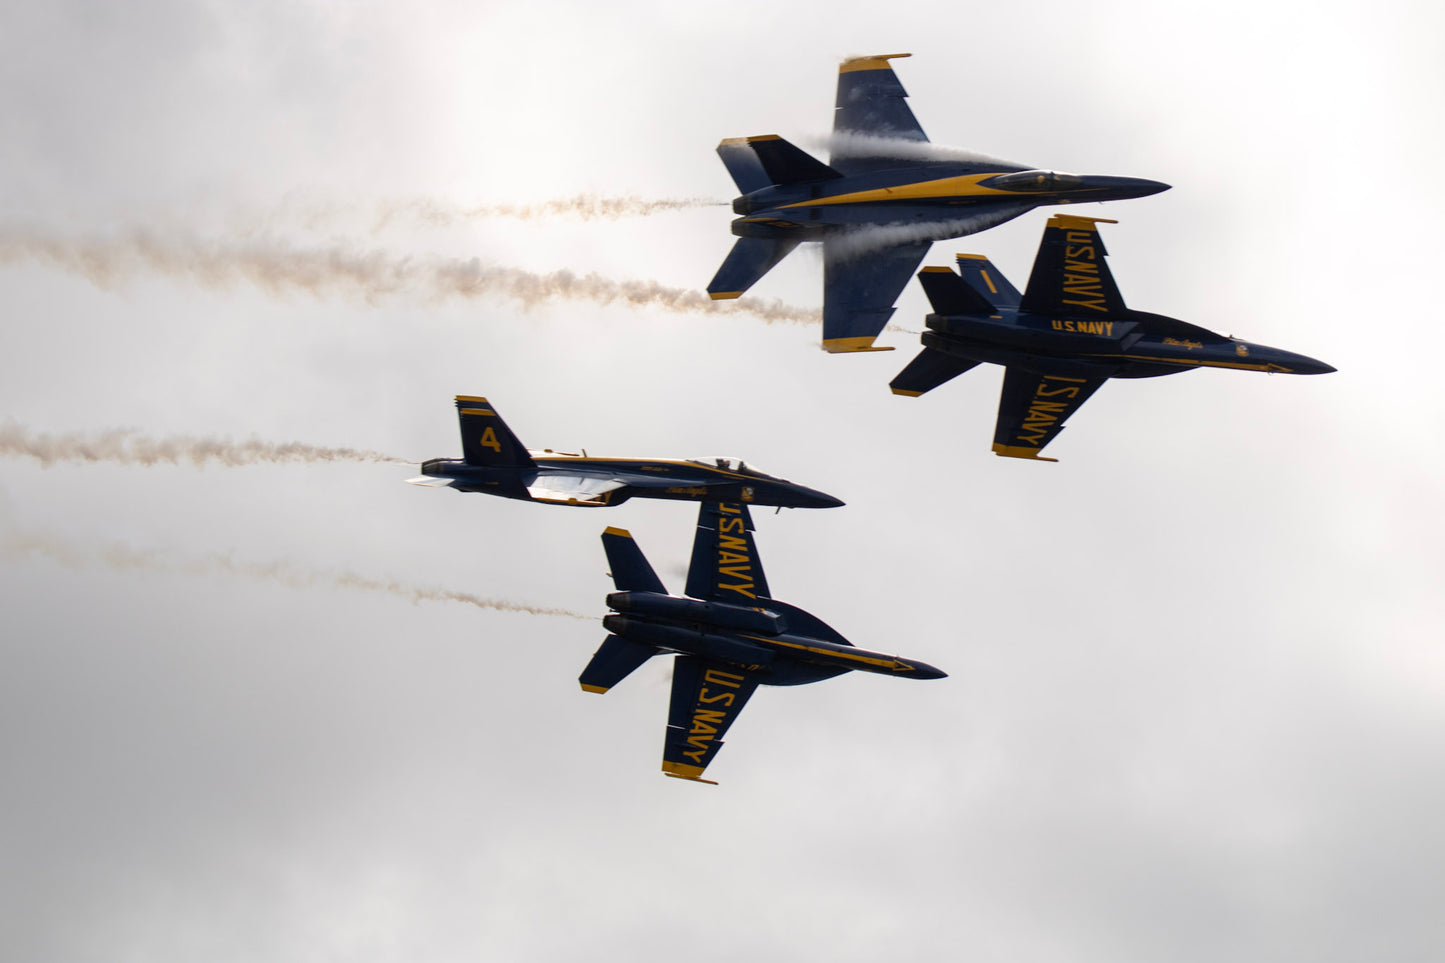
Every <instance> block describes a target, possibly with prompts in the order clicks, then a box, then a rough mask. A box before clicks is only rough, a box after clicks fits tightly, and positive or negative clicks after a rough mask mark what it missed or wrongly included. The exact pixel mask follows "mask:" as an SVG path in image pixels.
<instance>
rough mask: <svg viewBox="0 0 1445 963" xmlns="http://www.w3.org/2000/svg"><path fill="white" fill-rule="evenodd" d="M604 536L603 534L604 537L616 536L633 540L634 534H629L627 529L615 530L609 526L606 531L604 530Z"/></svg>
mask: <svg viewBox="0 0 1445 963" xmlns="http://www.w3.org/2000/svg"><path fill="white" fill-rule="evenodd" d="M602 534H603V535H616V536H618V537H619V538H631V537H632V533H631V532H629V531H628V530H627V529H625V528H614V527H613V526H611V525H608V526H607V527H606V528H605V529H603V531H602Z"/></svg>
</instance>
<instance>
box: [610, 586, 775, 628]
mask: <svg viewBox="0 0 1445 963" xmlns="http://www.w3.org/2000/svg"><path fill="white" fill-rule="evenodd" d="M607 607H608V608H611V609H616V610H617V611H619V612H631V613H633V614H635V615H641V616H654V617H657V618H664V619H673V620H676V621H678V622H701V623H705V624H707V625H716V626H720V627H722V628H728V629H742V630H744V631H747V632H762V633H765V634H767V635H780V634H781V633H783V632H786V631H787V630H788V622H787V620H786V619H785V618H783V616H781V615H779V614H778V613H776V612H769V611H768V610H766V609H763V608H758V607H756V606H749V605H728V604H727V603H725V602H703V601H700V600H698V599H686V598H677V597H675V596H671V595H658V594H657V593H655V592H613V593H612V594H610V595H608V596H607Z"/></svg>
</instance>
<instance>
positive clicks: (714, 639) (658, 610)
mask: <svg viewBox="0 0 1445 963" xmlns="http://www.w3.org/2000/svg"><path fill="white" fill-rule="evenodd" d="M607 606H608V608H611V609H615V610H617V613H621V614H609V615H607V616H606V617H605V618H604V619H603V620H602V625H603V627H604V628H606V629H607V631H608V632H611V633H612V634H613V635H616V636H618V637H620V638H623V639H626V640H628V641H631V642H638V643H641V644H643V645H649V646H653V647H655V648H660V649H664V650H667V651H671V652H678V653H684V654H687V655H697V656H702V657H704V658H707V659H713V660H717V661H721V662H726V663H728V664H730V665H735V666H739V667H742V668H745V669H748V670H750V671H754V672H757V673H759V674H760V680H759V681H760V682H761V683H762V684H763V685H801V684H804V683H808V682H816V681H819V680H821V679H826V678H829V677H831V676H834V675H837V674H839V673H840V672H846V671H848V670H850V669H854V670H858V671H861V672H876V673H878V674H880V675H897V676H903V677H905V678H912V679H942V678H945V677H946V673H944V672H941V671H940V670H938V669H936V668H934V667H933V666H931V665H929V664H927V663H926V662H918V661H916V660H913V659H905V658H902V657H901V656H895V655H886V654H884V653H881V652H870V651H868V650H867V649H859V648H857V647H855V646H852V645H847V644H843V643H840V642H837V641H832V640H829V639H823V638H818V637H816V636H815V635H813V634H810V633H809V631H808V629H809V627H810V626H811V625H814V624H817V620H816V618H815V617H814V616H812V615H809V614H808V613H806V612H804V611H802V610H801V609H798V608H796V607H795V606H791V605H788V604H786V603H783V602H778V601H777V600H775V599H759V600H758V605H757V606H746V605H734V604H731V603H726V602H707V601H702V600H700V599H691V598H679V597H677V596H671V595H660V594H658V593H655V592H636V591H625V592H613V593H612V594H610V595H608V596H607ZM839 638H841V637H839Z"/></svg>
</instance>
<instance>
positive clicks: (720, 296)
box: [707, 291, 743, 301]
mask: <svg viewBox="0 0 1445 963" xmlns="http://www.w3.org/2000/svg"><path fill="white" fill-rule="evenodd" d="M707 296H708V297H710V298H712V299H713V300H714V301H731V300H733V299H734V298H740V297H742V296H743V292H741V291H709V292H708V293H707Z"/></svg>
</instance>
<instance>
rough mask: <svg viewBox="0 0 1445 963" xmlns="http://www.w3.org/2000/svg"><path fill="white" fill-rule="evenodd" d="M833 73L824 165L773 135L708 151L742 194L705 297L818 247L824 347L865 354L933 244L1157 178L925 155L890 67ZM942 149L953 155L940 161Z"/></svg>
mask: <svg viewBox="0 0 1445 963" xmlns="http://www.w3.org/2000/svg"><path fill="white" fill-rule="evenodd" d="M907 56H909V55H908V54H879V55H876V56H871V57H856V58H854V59H851V60H847V61H844V62H843V64H842V65H841V66H839V68H838V100H837V109H836V111H835V112H834V115H833V139H832V154H831V157H830V159H829V162H828V163H826V164H825V163H823V162H822V161H820V160H818V159H817V158H815V157H813V156H812V155H810V154H807V153H805V152H804V151H802V150H800V149H799V148H797V147H794V146H793V145H792V144H790V143H788V142H787V141H785V140H783V139H782V138H780V137H778V136H777V135H775V134H766V135H763V136H760V137H736V138H729V139H727V140H724V141H723V142H722V143H721V144H719V145H718V148H717V152H718V155H719V156H720V157H721V158H722V162H723V164H724V165H725V166H726V167H727V169H728V173H729V174H731V175H732V178H733V181H734V182H735V183H736V184H737V187H738V190H739V191H740V192H741V194H742V196H741V197H738V198H737V199H736V200H734V201H733V212H734V213H736V214H738V215H741V216H740V217H738V218H737V219H736V220H734V221H733V222H732V232H733V234H735V235H737V237H738V240H737V241H736V242H735V243H734V245H733V249H732V252H731V253H730V254H728V256H727V259H726V260H725V261H724V262H723V265H722V267H721V268H719V269H718V272H717V275H716V276H715V277H714V278H713V279H712V283H710V284H709V285H708V286H707V291H708V294H709V295H711V296H712V297H713V298H714V299H723V298H736V297H738V296H740V295H741V294H742V293H743V292H744V291H746V290H747V289H748V288H750V287H752V285H753V284H754V283H756V282H757V281H758V280H759V279H760V278H762V276H763V275H765V274H767V273H768V271H770V270H772V268H773V266H774V265H776V264H777V263H778V262H779V261H781V260H782V259H783V258H785V257H787V255H788V254H789V253H790V252H791V251H792V250H793V249H794V248H795V247H797V246H798V244H800V243H801V242H803V241H821V242H822V243H823V347H824V349H825V350H827V351H830V352H850V351H870V350H872V351H885V350H889V349H887V348H875V347H874V346H873V341H874V339H875V338H876V337H877V336H878V334H879V332H881V331H882V330H883V328H884V326H885V325H886V324H887V323H888V319H889V317H890V316H892V314H893V302H894V301H895V300H897V298H898V295H899V293H900V292H902V290H903V288H904V287H905V286H906V285H907V284H908V280H909V278H911V277H912V276H913V272H915V271H917V270H918V265H919V264H921V263H922V262H923V257H924V255H926V254H927V253H928V248H929V246H930V245H931V244H932V243H933V242H934V241H937V240H942V239H944V238H950V237H963V236H964V235H966V234H974V233H976V232H978V231H982V230H986V229H988V228H990V227H994V226H996V225H999V224H1002V223H1004V222H1005V221H1009V220H1012V219H1013V218H1016V217H1018V216H1019V215H1021V214H1024V213H1026V212H1028V211H1031V210H1033V209H1034V208H1036V207H1042V206H1045V205H1050V204H1084V203H1088V202H1091V201H1114V200H1122V199H1125V198H1130V197H1145V196H1147V195H1149V194H1157V193H1158V192H1160V191H1163V190H1168V188H1169V185H1168V184H1161V183H1160V182H1158V181H1150V180H1143V179H1140V178H1136V177H1106V176H1099V175H1078V174H1064V173H1060V172H1058V171H1048V170H1033V169H1030V168H1027V167H1024V166H1022V165H1018V164H1010V163H1008V162H1007V161H998V160H991V159H987V158H982V157H978V156H976V155H967V154H964V153H963V152H959V151H953V152H949V151H947V150H946V149H945V150H940V149H935V148H932V147H931V146H930V145H929V143H928V137H927V136H926V135H925V134H924V133H923V128H922V127H921V126H919V123H918V121H917V119H916V118H914V116H913V111H912V110H910V109H909V107H908V104H907V102H906V98H907V96H908V94H907V92H906V91H904V89H903V85H902V84H900V83H899V82H898V77H897V76H896V75H895V74H894V73H893V68H892V67H891V66H889V63H888V61H890V60H892V59H895V58H897V57H907ZM950 154H951V156H950Z"/></svg>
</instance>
